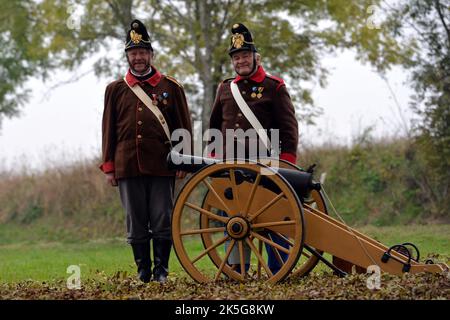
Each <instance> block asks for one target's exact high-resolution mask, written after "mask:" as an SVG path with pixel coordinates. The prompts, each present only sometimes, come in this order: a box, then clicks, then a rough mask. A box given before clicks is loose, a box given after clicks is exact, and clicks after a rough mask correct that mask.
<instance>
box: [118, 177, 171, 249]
mask: <svg viewBox="0 0 450 320" xmlns="http://www.w3.org/2000/svg"><path fill="white" fill-rule="evenodd" d="M174 182H175V178H174V177H158V176H140V177H133V178H126V179H119V180H118V183H119V192H120V199H121V201H122V205H123V207H124V209H125V212H126V219H127V242H128V243H129V244H133V243H145V242H148V241H149V240H150V239H151V238H153V239H161V240H171V239H172V237H171V232H170V223H171V215H172V208H173V190H174Z"/></svg>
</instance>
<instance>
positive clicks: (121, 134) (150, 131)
mask: <svg viewBox="0 0 450 320" xmlns="http://www.w3.org/2000/svg"><path fill="white" fill-rule="evenodd" d="M125 54H126V58H127V61H128V64H129V70H128V72H127V74H126V75H125V77H124V78H123V79H120V80H117V81H114V82H112V83H110V84H109V85H108V86H107V88H106V92H105V105H104V112H103V120H102V123H103V125H102V161H103V163H102V164H101V166H100V169H101V170H102V171H103V172H104V173H105V175H106V179H107V181H108V182H109V183H111V184H112V185H118V186H119V193H120V199H121V202H122V205H123V207H124V209H125V212H126V226H127V242H128V243H129V244H130V245H131V247H132V250H133V255H134V260H135V262H136V265H137V270H138V277H139V279H140V280H141V281H143V282H149V281H150V280H151V278H152V276H153V280H154V281H158V282H165V281H166V280H167V275H168V272H169V256H170V250H171V246H172V240H171V239H172V238H171V232H170V230H171V228H170V224H171V213H172V208H173V191H174V180H175V177H178V178H182V177H184V175H185V173H184V172H173V171H171V170H169V169H168V168H167V164H166V158H167V154H168V153H169V151H170V148H171V139H170V136H171V133H172V132H173V131H174V130H176V129H185V130H188V131H189V132H190V133H191V134H192V129H191V118H190V113H189V109H188V105H187V102H186V97H185V94H184V90H183V87H182V86H181V85H180V84H179V83H178V82H177V81H176V80H175V79H174V78H172V77H170V76H166V75H163V74H161V73H160V72H159V71H158V70H157V69H156V68H155V66H154V65H153V59H154V51H153V48H152V45H151V42H150V37H149V34H148V33H147V29H146V27H145V26H144V24H143V23H142V22H141V21H139V20H134V21H132V23H131V29H130V30H128V32H127V38H126V43H125ZM151 241H152V243H153V260H154V267H153V269H152V259H151V246H150V242H151Z"/></svg>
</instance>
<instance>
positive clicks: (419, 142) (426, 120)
mask: <svg viewBox="0 0 450 320" xmlns="http://www.w3.org/2000/svg"><path fill="white" fill-rule="evenodd" d="M385 8H386V14H387V19H386V25H387V26H389V27H390V28H389V30H390V33H391V36H392V38H393V39H395V40H396V41H397V42H398V43H402V42H405V41H408V42H409V47H410V48H412V53H411V54H410V55H408V56H405V57H404V58H403V59H402V60H400V61H399V62H400V65H402V66H403V67H404V68H405V69H406V70H409V71H410V78H409V81H410V85H411V87H412V88H413V89H414V95H413V96H412V102H411V107H412V109H413V110H414V111H415V113H416V114H417V115H418V119H417V120H416V121H415V123H414V132H413V135H414V144H415V146H413V148H412V149H415V154H414V155H410V158H411V159H410V160H412V162H413V165H414V166H415V167H420V165H421V164H422V166H421V170H418V172H419V174H418V175H417V177H416V179H415V180H416V183H417V185H418V186H419V187H420V188H421V189H422V190H423V194H425V195H426V196H425V197H424V199H422V201H424V202H427V203H429V204H430V209H431V210H432V211H433V213H434V214H435V215H443V216H445V215H447V214H448V208H449V206H450V200H449V198H450V197H449V191H450V190H449V189H450V1H449V0H408V1H398V2H396V3H395V5H389V4H388V3H385ZM414 162H415V163H414Z"/></svg>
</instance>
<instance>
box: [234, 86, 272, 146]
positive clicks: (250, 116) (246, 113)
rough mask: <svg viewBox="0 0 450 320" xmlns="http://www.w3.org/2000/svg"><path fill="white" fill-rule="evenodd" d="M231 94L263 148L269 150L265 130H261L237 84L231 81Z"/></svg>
mask: <svg viewBox="0 0 450 320" xmlns="http://www.w3.org/2000/svg"><path fill="white" fill-rule="evenodd" d="M230 88H231V93H232V94H233V98H234V100H235V101H236V103H237V105H238V106H239V109H241V111H242V113H243V114H244V116H245V117H246V118H247V120H248V122H250V124H251V125H252V127H253V128H255V129H256V133H257V134H258V136H259V138H260V139H261V141H262V142H263V143H264V146H265V147H266V149H267V150H270V140H269V137H268V135H267V132H266V130H265V129H264V128H263V126H262V125H261V123H260V122H259V120H258V119H257V118H256V116H255V114H254V113H253V112H252V110H250V107H249V106H248V104H247V102H245V100H244V98H242V95H241V92H240V91H239V88H238V86H237V84H236V83H235V82H234V81H232V82H231V83H230Z"/></svg>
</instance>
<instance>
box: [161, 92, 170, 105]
mask: <svg viewBox="0 0 450 320" xmlns="http://www.w3.org/2000/svg"><path fill="white" fill-rule="evenodd" d="M168 97H169V94H168V93H167V92H164V93H163V94H162V98H163V103H164V104H167V98H168Z"/></svg>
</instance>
